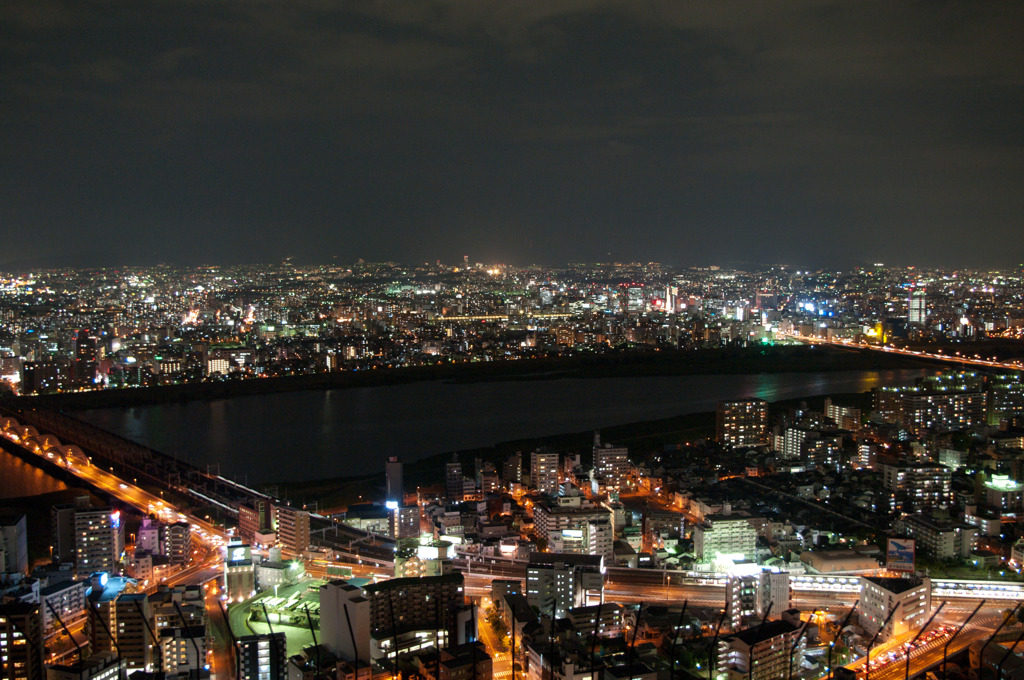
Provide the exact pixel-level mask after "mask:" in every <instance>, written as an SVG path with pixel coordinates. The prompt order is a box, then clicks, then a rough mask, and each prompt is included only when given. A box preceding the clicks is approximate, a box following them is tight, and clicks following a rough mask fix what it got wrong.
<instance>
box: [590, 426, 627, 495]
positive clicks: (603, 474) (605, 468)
mask: <svg viewBox="0 0 1024 680" xmlns="http://www.w3.org/2000/svg"><path fill="white" fill-rule="evenodd" d="M629 470H630V464H629V449H627V448H626V447H624V446H614V447H613V446H612V445H611V444H605V445H604V446H601V440H600V438H599V436H598V435H597V434H596V433H595V435H594V474H595V475H596V476H597V477H600V478H601V479H602V480H604V483H605V484H606V485H607V486H608V488H611V489H615V490H622V489H624V488H625V487H626V484H627V482H628V480H629Z"/></svg>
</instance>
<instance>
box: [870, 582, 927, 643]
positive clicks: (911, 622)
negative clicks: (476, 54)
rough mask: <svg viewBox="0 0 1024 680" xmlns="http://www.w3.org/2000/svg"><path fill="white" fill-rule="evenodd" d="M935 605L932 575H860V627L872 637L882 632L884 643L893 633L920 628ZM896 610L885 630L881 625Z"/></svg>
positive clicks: (880, 639)
mask: <svg viewBox="0 0 1024 680" xmlns="http://www.w3.org/2000/svg"><path fill="white" fill-rule="evenodd" d="M931 608H932V584H931V579H929V578H916V577H907V578H886V577H882V576H861V577H860V601H859V604H858V605H857V614H858V618H859V620H860V627H861V628H863V629H864V632H865V633H866V634H867V635H869V636H871V635H874V634H875V633H879V636H878V639H879V641H881V642H885V641H887V640H888V639H889V638H891V637H893V636H894V635H902V634H903V633H906V632H908V631H912V630H918V629H920V628H921V626H923V625H924V623H925V621H926V620H927V619H928V615H929V612H931ZM890 612H893V614H892V618H891V619H889V623H888V624H887V625H886V627H885V629H884V630H881V632H879V630H880V629H881V627H882V624H883V623H885V621H886V619H887V618H888V617H889V613H890Z"/></svg>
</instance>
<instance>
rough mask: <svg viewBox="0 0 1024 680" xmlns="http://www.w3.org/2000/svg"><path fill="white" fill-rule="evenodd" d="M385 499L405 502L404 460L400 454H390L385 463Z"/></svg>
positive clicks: (400, 502) (401, 503) (402, 503)
mask: <svg viewBox="0 0 1024 680" xmlns="http://www.w3.org/2000/svg"><path fill="white" fill-rule="evenodd" d="M384 472H385V480H384V501H385V503H387V502H393V503H397V504H398V505H404V504H405V487H404V486H403V484H404V481H403V480H402V461H400V460H398V456H390V457H389V458H388V461H387V463H385V464H384Z"/></svg>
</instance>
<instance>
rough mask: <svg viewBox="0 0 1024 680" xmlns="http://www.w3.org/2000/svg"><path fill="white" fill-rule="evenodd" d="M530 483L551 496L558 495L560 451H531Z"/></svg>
mask: <svg viewBox="0 0 1024 680" xmlns="http://www.w3.org/2000/svg"><path fill="white" fill-rule="evenodd" d="M530 484H531V486H533V488H534V489H536V490H537V491H540V492H541V493H544V494H547V495H549V496H557V495H558V453H557V452H554V451H539V450H538V451H533V452H532V453H530Z"/></svg>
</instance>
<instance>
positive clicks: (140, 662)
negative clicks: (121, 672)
mask: <svg viewBox="0 0 1024 680" xmlns="http://www.w3.org/2000/svg"><path fill="white" fill-rule="evenodd" d="M112 629H113V633H114V637H115V639H116V640H117V647H116V649H117V651H118V652H119V653H120V655H121V658H122V659H124V661H125V664H126V666H127V667H128V668H129V669H133V668H142V669H145V670H152V669H153V668H154V667H155V661H156V645H155V643H154V641H153V629H154V622H153V612H152V609H151V608H150V606H149V596H147V595H146V594H145V593H121V594H120V595H118V597H117V599H116V600H115V601H114V625H113V626H112Z"/></svg>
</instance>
